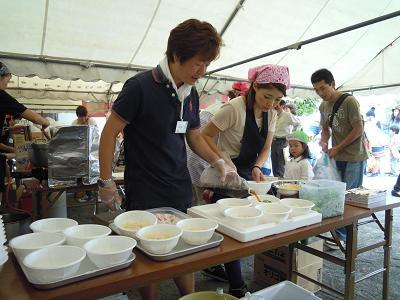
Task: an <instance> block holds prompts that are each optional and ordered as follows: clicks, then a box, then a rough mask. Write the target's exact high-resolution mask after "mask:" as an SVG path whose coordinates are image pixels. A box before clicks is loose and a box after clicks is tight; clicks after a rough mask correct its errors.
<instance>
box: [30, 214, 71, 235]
mask: <svg viewBox="0 0 400 300" xmlns="http://www.w3.org/2000/svg"><path fill="white" fill-rule="evenodd" d="M76 225H78V222H77V221H75V220H73V219H68V218H47V219H41V220H37V221H35V222H33V223H32V224H31V225H29V228H30V229H31V230H32V231H33V232H59V233H62V232H63V231H64V230H65V229H66V228H68V227H72V226H76Z"/></svg>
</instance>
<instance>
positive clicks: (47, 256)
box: [23, 245, 86, 284]
mask: <svg viewBox="0 0 400 300" xmlns="http://www.w3.org/2000/svg"><path fill="white" fill-rule="evenodd" d="M85 257H86V251H85V250H84V249H82V248H80V247H76V246H67V245H61V246H54V247H47V248H43V249H40V250H36V251H34V252H32V253H30V254H28V255H27V256H25V258H24V260H23V264H24V266H25V267H26V271H27V273H28V274H29V278H31V280H32V282H33V283H43V284H46V283H51V282H55V281H59V280H63V279H66V278H68V277H70V276H72V275H74V274H75V273H76V272H77V271H78V269H79V266H80V264H81V262H82V260H83V259H84V258H85Z"/></svg>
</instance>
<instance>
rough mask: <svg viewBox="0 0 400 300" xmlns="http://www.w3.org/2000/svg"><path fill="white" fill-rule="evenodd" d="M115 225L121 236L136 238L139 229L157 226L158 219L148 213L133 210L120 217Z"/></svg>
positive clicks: (116, 219)
mask: <svg viewBox="0 0 400 300" xmlns="http://www.w3.org/2000/svg"><path fill="white" fill-rule="evenodd" d="M114 224H115V226H116V227H117V228H118V230H119V233H120V234H121V235H126V236H130V237H133V238H135V237H136V232H137V231H138V230H139V229H141V228H143V227H146V226H150V225H155V224H157V217H156V216H155V215H153V214H152V213H149V212H148V211H144V210H131V211H127V212H124V213H122V214H120V215H118V216H117V217H116V218H115V219H114Z"/></svg>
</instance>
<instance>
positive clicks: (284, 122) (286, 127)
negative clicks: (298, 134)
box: [274, 111, 300, 137]
mask: <svg viewBox="0 0 400 300" xmlns="http://www.w3.org/2000/svg"><path fill="white" fill-rule="evenodd" d="M299 125H300V119H299V118H298V117H297V116H295V115H293V114H291V113H288V112H286V111H282V112H281V114H280V115H278V121H277V122H276V130H275V134H274V136H276V137H286V136H287V135H288V134H290V133H291V132H292V130H293V127H297V126H299Z"/></svg>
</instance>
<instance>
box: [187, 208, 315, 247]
mask: <svg viewBox="0 0 400 300" xmlns="http://www.w3.org/2000/svg"><path fill="white" fill-rule="evenodd" d="M188 214H189V215H191V216H193V217H201V218H207V219H211V220H214V221H216V222H217V223H218V224H219V226H218V228H217V230H218V231H219V232H222V233H224V234H226V235H228V236H230V237H232V238H234V239H236V240H238V241H239V242H248V241H253V240H256V239H260V238H263V237H266V236H269V235H273V234H277V233H282V232H285V231H289V230H293V229H296V228H299V227H303V226H307V225H311V224H315V223H319V222H321V220H322V215H321V214H320V213H318V212H316V211H313V210H312V211H311V212H310V213H308V214H306V215H302V216H296V217H293V218H289V219H288V220H286V221H284V222H282V223H262V224H258V225H255V226H252V227H248V228H239V227H236V226H235V224H232V223H230V222H229V220H228V219H227V218H226V217H225V216H224V215H223V214H222V212H221V210H220V207H219V206H218V204H215V203H214V204H207V205H200V206H194V207H191V208H189V209H188Z"/></svg>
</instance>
